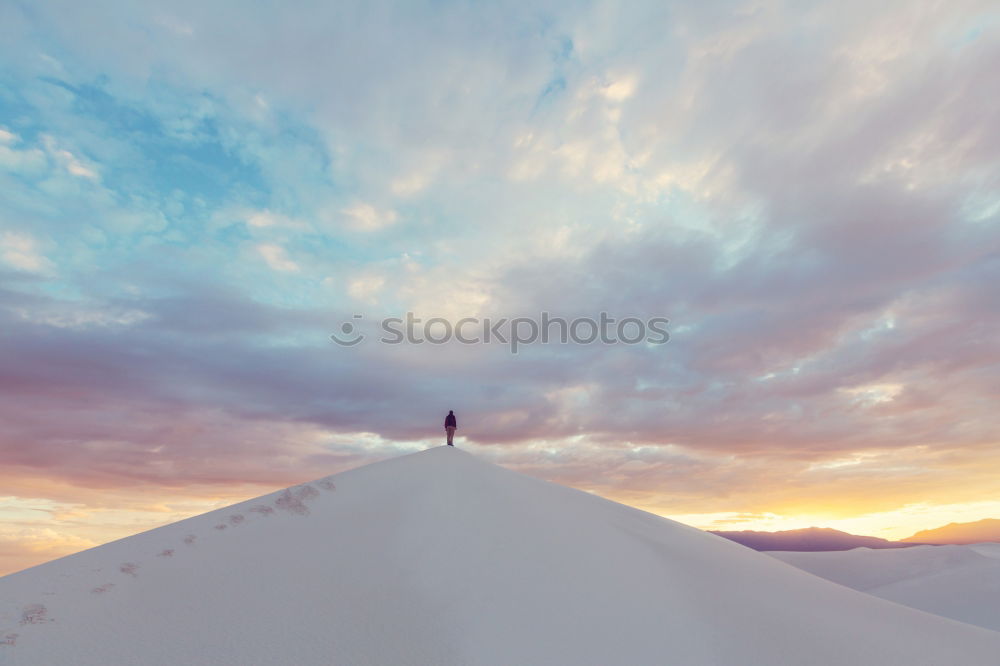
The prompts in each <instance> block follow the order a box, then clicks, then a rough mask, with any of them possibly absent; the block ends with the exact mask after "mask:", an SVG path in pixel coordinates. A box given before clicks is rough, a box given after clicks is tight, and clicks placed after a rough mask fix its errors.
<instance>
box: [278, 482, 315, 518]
mask: <svg viewBox="0 0 1000 666" xmlns="http://www.w3.org/2000/svg"><path fill="white" fill-rule="evenodd" d="M316 497H319V491H318V490H316V489H315V488H313V487H312V486H310V485H304V486H295V487H294V488H286V489H285V490H283V491H282V493H281V495H279V496H278V499H276V500H274V506H276V507H278V508H279V509H281V510H283V511H288V512H289V513H294V514H297V515H299V516H308V515H309V507H307V506H306V505H305V501H306V500H311V499H314V498H316Z"/></svg>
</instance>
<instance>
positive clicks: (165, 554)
mask: <svg viewBox="0 0 1000 666" xmlns="http://www.w3.org/2000/svg"><path fill="white" fill-rule="evenodd" d="M156 556H157V557H173V556H174V549H173V548H166V549H164V550H161V551H160V552H159V553H157V554H156Z"/></svg>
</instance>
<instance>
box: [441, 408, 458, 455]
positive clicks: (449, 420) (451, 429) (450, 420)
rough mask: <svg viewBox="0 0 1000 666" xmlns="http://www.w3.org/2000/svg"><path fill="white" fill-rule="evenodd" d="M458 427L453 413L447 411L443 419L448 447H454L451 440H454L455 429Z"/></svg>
mask: <svg viewBox="0 0 1000 666" xmlns="http://www.w3.org/2000/svg"><path fill="white" fill-rule="evenodd" d="M457 427H458V420H457V419H456V418H455V412H453V411H451V410H450V409H449V410H448V416H446V417H444V429H445V431H446V432H447V433H448V446H455V445H454V444H452V443H451V440H452V439H454V438H455V428H457Z"/></svg>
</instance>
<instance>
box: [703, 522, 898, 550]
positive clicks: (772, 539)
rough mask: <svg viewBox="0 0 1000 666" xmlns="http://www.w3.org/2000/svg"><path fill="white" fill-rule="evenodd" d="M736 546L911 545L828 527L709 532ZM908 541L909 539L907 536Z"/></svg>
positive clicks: (828, 547) (837, 547) (841, 547)
mask: <svg viewBox="0 0 1000 666" xmlns="http://www.w3.org/2000/svg"><path fill="white" fill-rule="evenodd" d="M712 533H713V534H718V535H719V536H721V537H725V538H727V539H729V540H731V541H735V542H736V543H739V544H743V545H744V546H747V547H749V548H753V549H754V550H795V551H821V550H851V549H852V548H859V547H862V546H863V547H865V548H906V547H908V546H915V545H917V544H915V543H901V542H899V541H888V540H886V539H880V538H878V537H870V536H858V535H857V534H849V533H847V532H841V531H840V530H835V529H831V528H829V527H807V528H805V529H801V530H784V531H781V532H753V531H749V530H744V531H742V532H721V531H713V532H712ZM911 538H912V537H911Z"/></svg>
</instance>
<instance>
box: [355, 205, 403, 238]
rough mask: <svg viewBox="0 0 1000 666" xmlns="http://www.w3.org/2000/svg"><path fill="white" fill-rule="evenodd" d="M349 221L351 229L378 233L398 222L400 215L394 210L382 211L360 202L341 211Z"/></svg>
mask: <svg viewBox="0 0 1000 666" xmlns="http://www.w3.org/2000/svg"><path fill="white" fill-rule="evenodd" d="M341 212H342V213H343V214H344V215H345V216H346V217H347V219H348V224H349V226H350V227H351V228H353V229H357V230H359V231H378V230H380V229H384V228H385V227H388V226H390V225H392V224H394V223H395V222H396V220H397V219H398V217H399V216H398V215H397V214H396V211H394V210H380V209H378V208H375V207H374V206H372V205H371V204H368V203H364V202H358V203H355V204H353V205H351V206H348V207H347V208H345V209H343V210H342V211H341Z"/></svg>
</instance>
